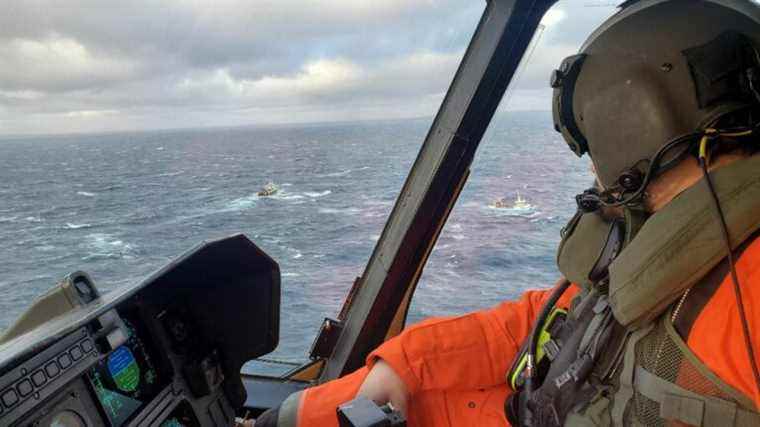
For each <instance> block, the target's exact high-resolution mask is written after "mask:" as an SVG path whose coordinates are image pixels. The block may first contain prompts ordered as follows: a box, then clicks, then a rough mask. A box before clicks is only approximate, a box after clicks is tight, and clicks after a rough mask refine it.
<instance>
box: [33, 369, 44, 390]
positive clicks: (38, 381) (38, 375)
mask: <svg viewBox="0 0 760 427" xmlns="http://www.w3.org/2000/svg"><path fill="white" fill-rule="evenodd" d="M46 381H47V378H46V377H45V373H44V372H42V371H37V372H35V373H33V374H32V382H33V383H34V385H36V386H37V387H39V386H41V385H42V384H45V382H46Z"/></svg>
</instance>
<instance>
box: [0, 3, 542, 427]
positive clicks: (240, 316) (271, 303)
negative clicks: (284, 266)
mask: <svg viewBox="0 0 760 427" xmlns="http://www.w3.org/2000/svg"><path fill="white" fill-rule="evenodd" d="M555 2H556V0H539V1H537V0H488V1H487V6H486V8H485V10H484V12H483V15H482V17H481V20H480V23H479V24H478V27H477V29H476V31H475V33H474V36H473V38H472V40H471V42H470V44H469V47H468V49H467V51H466V53H465V55H464V59H463V60H462V62H461V64H460V66H459V69H458V71H457V73H456V75H455V77H454V80H453V82H452V84H451V86H450V88H449V89H448V92H447V94H446V97H445V98H444V101H443V103H442V105H441V107H440V109H439V111H438V114H437V115H436V117H435V120H434V121H433V123H432V126H431V128H430V130H429V132H428V133H427V136H426V138H425V141H424V144H423V145H422V148H421V150H420V152H419V155H418V157H417V159H416V161H415V163H414V166H413V167H412V170H411V171H410V173H409V175H408V177H407V179H406V182H405V184H404V186H403V188H402V189H401V192H400V194H399V196H398V198H397V201H396V204H395V206H394V208H393V210H392V213H391V215H390V217H389V218H388V220H387V223H386V225H385V228H384V230H383V233H382V235H381V236H380V238H379V240H378V242H377V244H376V246H375V249H374V252H373V254H372V256H371V258H370V260H369V263H368V264H367V267H366V269H365V270H364V272H363V274H362V275H361V276H360V277H359V278H358V279H357V280H356V282H355V283H354V286H353V288H352V289H351V291H350V294H349V296H348V298H347V299H346V302H345V304H344V307H343V309H342V310H341V313H340V314H339V315H338V316H337V318H336V319H326V320H325V322H324V323H323V324H322V326H321V329H320V332H319V334H318V336H317V338H316V340H315V342H314V345H313V346H312V350H311V361H309V362H308V363H306V364H304V365H302V366H300V367H298V368H297V369H294V370H292V371H290V372H288V373H287V374H286V375H282V376H278V377H266V376H257V375H242V376H241V374H240V371H241V367H242V366H243V364H244V363H245V362H247V361H249V360H251V359H256V358H258V357H261V356H263V355H265V354H267V353H269V352H271V351H273V350H274V349H275V347H276V346H277V343H278V334H279V312H280V307H279V301H280V300H279V298H280V270H279V267H278V264H277V263H276V262H275V261H274V260H273V259H272V258H270V257H269V256H268V255H267V254H265V253H264V252H263V251H262V250H261V249H259V248H258V247H257V246H256V245H255V244H254V243H253V242H252V241H251V240H249V239H248V238H247V237H246V236H244V235H235V236H232V237H228V238H224V239H221V240H216V241H211V242H207V243H203V244H201V245H200V246H198V247H196V248H195V249H192V250H191V251H189V252H187V253H186V254H184V255H182V256H181V257H179V258H178V259H176V260H175V261H173V262H171V263H170V264H169V265H167V266H166V267H164V268H163V269H161V270H159V271H158V272H156V273H155V274H153V275H152V276H150V277H149V278H148V279H146V280H144V281H142V282H140V283H137V284H134V285H129V286H126V287H124V288H121V289H117V290H115V291H113V292H110V293H108V294H106V295H102V296H101V295H100V293H99V291H98V290H97V287H96V286H95V284H94V283H93V281H92V280H91V279H90V278H89V276H87V274H85V273H82V272H76V273H72V274H70V275H69V276H67V277H66V278H65V279H64V280H63V281H62V282H61V283H60V284H59V285H57V286H56V287H54V288H53V289H52V290H51V291H49V292H48V293H46V294H45V295H43V296H42V297H41V298H39V299H38V300H37V301H36V302H35V304H34V305H33V306H32V307H31V308H30V309H29V310H28V311H27V312H26V313H25V314H24V315H23V316H22V317H21V318H20V319H19V320H18V321H17V322H16V323H15V324H14V326H12V327H11V328H10V329H9V330H8V331H6V332H5V335H4V337H3V338H2V342H0V425H2V426H24V427H26V426H40V427H47V426H55V427H60V426H63V427H81V426H87V427H89V426H111V427H132V426H157V427H158V426H160V427H178V426H231V425H233V424H234V422H235V417H236V416H240V415H243V414H245V413H246V412H250V413H252V414H257V413H260V412H262V411H264V410H266V409H268V408H269V407H272V406H275V405H277V404H279V402H281V401H282V400H283V399H284V398H285V397H286V396H287V395H288V394H290V393H291V392H293V391H296V390H299V389H302V388H304V387H306V386H308V385H310V384H314V383H318V382H321V381H326V380H330V379H333V378H337V377H339V376H341V375H344V374H346V373H348V372H350V371H352V370H354V369H356V368H357V367H359V366H361V365H362V363H363V361H364V358H365V357H366V355H367V354H368V353H369V352H370V351H371V350H372V349H373V348H375V347H376V346H377V345H379V344H380V343H382V342H383V341H384V340H386V339H388V338H390V337H392V336H394V335H396V334H398V333H399V332H400V331H401V329H402V328H403V327H404V322H405V318H406V314H407V310H408V308H409V304H410V301H411V297H412V295H413V293H414V290H415V286H416V284H417V282H418V280H419V278H420V274H421V272H422V269H423V267H424V265H425V263H426V261H427V258H428V256H429V255H430V252H431V250H432V248H433V246H434V245H435V243H436V240H437V238H438V236H439V234H440V232H441V229H442V228H443V225H444V223H445V222H446V219H447V217H448V215H449V213H450V212H451V209H452V208H453V206H454V204H455V202H456V200H457V198H458V196H459V194H460V191H461V190H462V187H463V185H464V183H465V182H466V180H467V177H468V175H469V172H470V165H471V163H472V160H473V157H474V155H475V152H476V149H477V148H478V145H479V143H480V141H481V139H482V138H483V135H484V133H485V131H486V129H487V127H488V125H489V123H490V121H491V118H492V117H493V115H494V113H495V111H496V109H497V107H498V106H499V103H500V101H501V99H502V97H503V96H504V93H505V91H506V90H507V87H508V85H509V83H510V81H511V80H512V79H513V76H514V75H515V73H516V72H517V70H518V66H519V64H520V61H521V59H522V58H523V56H524V55H525V53H526V52H527V51H528V49H529V45H530V43H531V40H532V38H533V36H534V34H535V32H536V30H537V28H539V24H540V21H541V19H542V17H543V16H544V14H545V13H546V12H547V10H548V9H549V8H550V7H551V6H552V5H553V4H554V3H555ZM232 307H235V308H234V309H231V308H232ZM240 307H244V309H242V308H240Z"/></svg>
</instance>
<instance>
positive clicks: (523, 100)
mask: <svg viewBox="0 0 760 427" xmlns="http://www.w3.org/2000/svg"><path fill="white" fill-rule="evenodd" d="M615 11H616V7H615V4H614V3H612V2H601V1H563V2H559V3H558V4H557V5H556V6H555V7H553V8H552V9H550V10H549V12H548V13H547V14H546V15H545V16H544V18H543V20H542V22H541V26H540V27H539V30H538V32H537V33H536V34H535V36H534V38H533V41H532V43H531V45H530V46H529V48H528V52H527V54H526V56H525V57H524V58H523V61H522V63H521V64H520V67H519V68H518V71H517V73H516V75H515V79H514V80H513V82H512V84H511V85H510V87H509V89H508V90H507V93H506V94H505V96H504V98H503V99H502V102H501V105H500V107H499V110H498V111H497V113H496V115H495V117H494V119H493V120H492V122H491V125H490V127H489V130H488V132H487V133H486V135H485V137H484V139H483V141H482V143H481V146H480V148H479V149H478V153H477V155H476V158H475V160H474V162H473V168H472V173H471V175H470V178H469V180H468V183H467V185H466V186H465V188H464V190H463V191H462V194H461V195H460V198H459V201H458V203H457V204H456V206H455V207H454V210H453V211H452V214H451V216H450V217H449V220H448V222H447V224H446V226H445V228H444V229H443V232H442V233H441V236H440V239H439V241H438V244H437V245H436V247H435V248H434V250H433V252H432V254H431V256H430V260H429V261H428V264H427V266H426V267H425V271H424V274H423V275H422V277H421V279H420V284H419V286H418V288H417V290H416V292H415V295H414V299H413V301H412V306H411V309H410V311H409V318H408V322H407V324H409V323H413V322H416V321H419V320H421V319H423V318H425V317H428V316H437V315H455V314H461V313H465V312H468V311H472V310H477V309H482V308H485V307H489V306H492V305H495V304H498V303H500V302H502V301H505V300H509V299H514V298H516V297H518V296H519V295H520V294H521V293H522V292H524V291H525V290H526V289H529V288H541V287H548V286H551V285H553V284H554V282H555V281H556V280H557V279H558V277H559V272H558V271H557V268H556V264H555V259H556V249H557V246H558V244H559V240H560V236H559V231H560V229H561V228H562V226H563V225H564V224H565V223H566V222H567V221H568V220H569V219H570V217H571V216H572V214H573V213H574V212H575V207H576V205H575V200H574V195H575V194H577V193H579V192H581V191H583V190H584V189H585V188H587V187H588V186H589V185H590V184H591V182H592V179H593V178H592V175H591V172H590V162H588V160H587V159H578V158H577V157H576V156H575V155H574V154H573V153H572V152H571V151H570V150H569V149H568V148H567V145H566V144H565V143H564V142H563V140H562V137H561V135H560V134H559V133H557V132H555V131H554V129H553V124H552V123H553V122H552V117H551V95H552V92H551V88H550V87H549V77H550V75H551V72H552V70H553V69H555V68H556V67H557V66H559V64H560V63H561V62H562V59H563V58H565V57H567V56H569V55H572V54H575V53H577V52H578V50H579V48H580V46H581V44H582V43H583V41H584V40H585V39H586V37H588V35H589V34H590V32H591V31H592V30H593V29H594V28H595V27H596V26H598V25H599V24H601V23H602V22H603V21H604V20H605V19H606V18H607V17H609V16H611V15H612V14H613V13H614V12H615ZM453 296H455V297H453Z"/></svg>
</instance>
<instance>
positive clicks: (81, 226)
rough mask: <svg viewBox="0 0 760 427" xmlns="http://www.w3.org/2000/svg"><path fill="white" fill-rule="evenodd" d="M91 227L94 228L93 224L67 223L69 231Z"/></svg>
mask: <svg viewBox="0 0 760 427" xmlns="http://www.w3.org/2000/svg"><path fill="white" fill-rule="evenodd" d="M90 227H92V224H74V223H71V222H67V223H66V228H68V229H69V230H78V229H80V228H90Z"/></svg>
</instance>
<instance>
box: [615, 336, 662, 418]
mask: <svg viewBox="0 0 760 427" xmlns="http://www.w3.org/2000/svg"><path fill="white" fill-rule="evenodd" d="M653 327H654V324H651V323H650V324H649V326H647V327H645V328H642V329H639V330H638V331H636V332H634V333H633V334H632V335H631V337H630V339H629V340H628V344H627V348H626V350H625V356H623V370H622V372H620V387H619V389H618V391H617V393H615V398H614V400H613V404H612V424H613V425H616V426H624V425H626V423H625V420H624V417H625V408H626V407H628V402H629V401H630V400H631V398H632V397H633V378H634V377H633V374H634V368H635V366H636V343H638V342H639V341H640V340H641V339H642V338H644V337H645V336H646V335H647V334H648V333H649V331H651V330H652V328H653Z"/></svg>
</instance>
